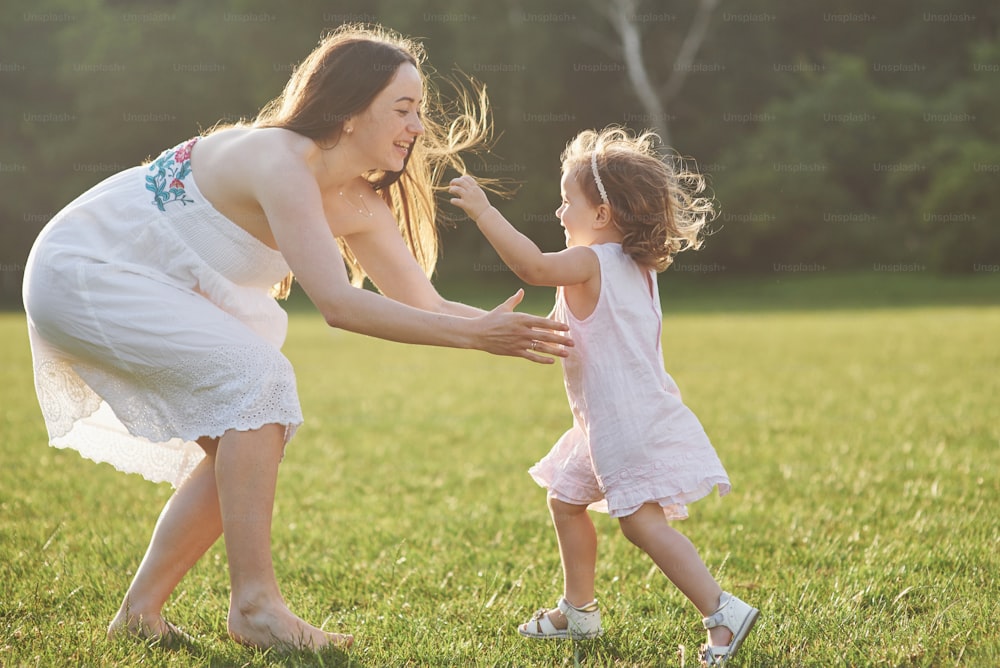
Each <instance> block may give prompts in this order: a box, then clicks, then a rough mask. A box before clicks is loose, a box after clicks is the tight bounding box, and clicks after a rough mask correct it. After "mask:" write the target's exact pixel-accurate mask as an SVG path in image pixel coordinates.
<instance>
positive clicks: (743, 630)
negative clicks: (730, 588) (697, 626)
mask: <svg viewBox="0 0 1000 668" xmlns="http://www.w3.org/2000/svg"><path fill="white" fill-rule="evenodd" d="M758 617H760V610H758V609H757V608H753V607H751V606H749V605H748V604H746V603H744V602H743V601H741V600H740V599H738V598H736V597H735V596H733V595H732V594H730V593H729V592H722V596H721V597H720V598H719V609H718V610H716V611H715V612H713V613H712V614H711V615H709V616H708V617H705V618H704V619H702V620H701V623H702V625H703V626H704V627H705V629H706V630H707V629H714V628H715V627H716V626H725V627H726V628H727V629H729V630H730V631H732V632H733V639H732V640H730V641H729V644H728V645H709V644H707V643H706V644H704V645H702V646H701V650H702V653H701V662H702V665H704V666H722V665H725V663H726V661H728V660H729V659H731V658H732V657H733V656H734V655H735V654H736V651H737V650H738V649H739V648H740V645H742V644H743V641H744V640H745V639H746V637H747V634H748V633H750V629H752V628H753V625H754V624H756V623H757V618H758Z"/></svg>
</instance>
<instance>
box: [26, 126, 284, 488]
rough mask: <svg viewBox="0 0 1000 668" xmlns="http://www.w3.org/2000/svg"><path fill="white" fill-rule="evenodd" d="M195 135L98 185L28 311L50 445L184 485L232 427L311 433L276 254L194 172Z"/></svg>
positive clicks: (55, 242) (36, 257)
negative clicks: (288, 354)
mask: <svg viewBox="0 0 1000 668" xmlns="http://www.w3.org/2000/svg"><path fill="white" fill-rule="evenodd" d="M197 140H198V139H197V138H195V139H192V140H190V141H188V142H185V143H183V144H180V145H178V146H176V147H174V148H172V149H168V150H167V151H164V152H163V153H162V154H160V156H159V157H157V158H156V159H155V160H154V161H153V162H151V163H150V164H148V165H140V166H137V167H133V168H130V169H127V170H125V171H123V172H120V173H118V174H115V175H114V176H111V177H109V178H108V179H106V180H105V181H103V182H101V183H99V184H97V185H96V186H94V187H93V188H91V189H90V190H88V191H87V192H86V193H84V194H83V195H81V196H80V197H78V198H77V199H76V200H74V201H73V202H71V203H70V204H69V205H68V206H66V208H64V209H63V210H62V211H60V212H59V213H58V214H57V215H56V216H55V217H54V218H53V219H52V220H51V221H50V222H49V223H48V224H47V225H46V227H45V228H44V229H43V230H42V232H41V234H40V235H39V236H38V238H37V239H36V241H35V243H34V246H33V247H32V250H31V253H30V255H29V257H28V262H27V267H26V271H25V277H24V306H25V310H26V312H27V319H28V334H29V339H30V343H31V351H32V357H33V360H34V372H35V389H36V391H37V393H38V401H39V404H40V406H41V409H42V415H43V416H44V418H45V424H46V427H47V429H48V434H49V442H50V444H51V445H53V446H55V447H58V448H72V449H74V450H77V451H78V452H79V453H80V454H81V455H83V456H84V457H87V458H89V459H92V460H94V461H97V462H107V463H109V464H111V465H113V466H114V467H115V468H117V469H119V470H121V471H126V472H129V473H139V474H141V475H142V476H143V477H145V478H147V479H149V480H152V481H154V482H169V483H171V484H172V485H174V486H175V487H176V486H179V485H180V484H181V483H182V482H183V481H184V479H185V478H186V477H187V476H188V475H189V474H190V472H191V471H192V470H193V469H194V467H195V466H196V465H197V464H198V462H199V461H201V459H202V458H203V457H204V452H203V451H202V450H201V448H200V447H199V446H198V445H197V444H196V443H194V441H195V440H196V439H198V438H200V437H218V436H221V435H222V434H223V433H225V432H226V431H227V430H229V429H238V430H250V429H256V428H259V427H261V426H263V425H265V424H272V423H277V424H283V425H285V443H286V444H287V442H288V440H289V439H290V438H291V437H292V435H293V433H294V432H295V429H296V428H297V427H298V426H299V425H300V424H301V423H302V412H301V408H300V406H299V400H298V395H297V391H296V386H295V375H294V372H293V371H292V367H291V365H290V364H289V362H288V360H287V359H286V358H285V356H284V355H283V354H282V353H281V351H280V347H281V345H282V344H283V342H284V339H285V334H286V331H287V325H288V320H287V315H286V314H285V312H284V310H283V309H282V308H281V307H280V306H279V305H278V303H277V302H276V301H275V300H274V299H273V298H272V297H271V295H270V290H271V287H272V286H273V285H274V284H276V283H277V282H279V281H280V280H281V279H282V278H283V277H284V276H286V275H287V274H288V271H289V268H288V265H287V264H286V262H285V260H284V258H283V257H282V255H281V253H279V252H278V251H276V250H274V249H272V248H270V247H268V246H266V245H265V244H263V243H262V242H260V241H259V240H258V239H256V238H255V237H253V236H252V235H251V234H249V233H248V232H246V231H245V230H243V229H242V228H241V227H239V226H238V225H236V224H235V223H233V222H232V221H230V220H229V219H227V218H226V217H224V216H223V215H222V214H220V213H219V212H218V211H217V210H215V209H214V208H213V207H212V205H211V204H210V203H209V202H208V201H207V200H206V199H205V198H204V196H203V195H202V194H201V193H200V192H199V190H198V186H197V184H196V183H195V178H194V175H193V174H192V173H191V151H192V149H193V148H194V147H195V144H196V142H197Z"/></svg>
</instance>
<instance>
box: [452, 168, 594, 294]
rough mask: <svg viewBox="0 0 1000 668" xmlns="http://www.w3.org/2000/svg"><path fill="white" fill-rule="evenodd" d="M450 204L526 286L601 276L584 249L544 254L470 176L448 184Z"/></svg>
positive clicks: (591, 256)
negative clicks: (470, 223) (480, 233)
mask: <svg viewBox="0 0 1000 668" xmlns="http://www.w3.org/2000/svg"><path fill="white" fill-rule="evenodd" d="M448 192H450V193H451V194H452V195H453V196H454V197H453V198H452V200H451V203H452V204H454V205H455V206H457V207H459V208H460V209H462V210H463V211H465V213H466V214H468V216H469V217H470V218H472V219H473V220H474V221H476V225H477V226H478V227H479V229H480V231H481V232H482V233H483V235H484V236H485V237H486V240H487V241H489V242H490V245H492V246H493V248H495V249H496V251H497V253H499V254H500V259H502V260H503V261H504V264H506V265H507V266H508V267H510V269H511V271H513V272H514V273H515V274H517V276H518V278H520V279H521V280H522V281H524V282H525V283H527V284H528V285H545V286H550V287H557V286H561V285H567V286H568V285H578V284H580V283H587V282H588V281H591V280H592V279H594V278H595V277H599V276H600V274H601V267H600V262H599V261H598V259H597V254H596V253H594V251H592V250H591V249H590V248H587V247H586V246H574V247H572V248H567V249H565V250H561V251H559V252H557V253H543V252H542V251H541V249H539V248H538V246H536V245H535V242H533V241H532V240H531V239H529V238H528V237H526V236H524V235H523V234H521V233H520V232H518V231H517V229H516V228H515V227H514V226H513V225H511V224H510V222H508V221H507V219H506V218H504V217H503V215H501V213H500V212H499V211H497V210H496V209H495V208H494V207H492V206H490V202H489V200H488V199H487V197H486V193H485V192H483V189H482V188H480V187H479V185H478V184H477V183H476V182H475V180H474V179H473V178H472V177H471V176H461V177H459V178H457V179H453V180H452V181H451V185H450V187H449V189H448Z"/></svg>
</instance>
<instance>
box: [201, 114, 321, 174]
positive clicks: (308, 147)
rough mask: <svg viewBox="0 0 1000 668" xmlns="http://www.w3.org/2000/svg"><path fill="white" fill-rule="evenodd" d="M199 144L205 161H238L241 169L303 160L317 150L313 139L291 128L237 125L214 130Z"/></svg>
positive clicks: (224, 162)
mask: <svg viewBox="0 0 1000 668" xmlns="http://www.w3.org/2000/svg"><path fill="white" fill-rule="evenodd" d="M199 144H200V146H199V147H198V148H200V149H201V153H202V154H203V156H204V161H205V162H207V163H208V164H210V165H212V164H214V165H223V164H229V165H232V164H238V165H240V166H241V169H244V170H245V169H254V168H256V167H267V168H270V169H273V168H275V167H280V166H290V165H293V164H296V163H297V164H303V163H305V162H308V161H309V158H310V156H311V154H312V153H313V152H315V150H316V144H315V142H313V141H312V140H311V139H309V138H308V137H304V136H302V135H300V134H298V133H296V132H292V131H291V130H285V129H282V128H254V127H250V126H239V125H236V126H232V127H228V128H225V129H222V130H216V131H214V132H212V133H211V134H209V135H208V136H206V137H204V138H202V139H201V140H200V141H199Z"/></svg>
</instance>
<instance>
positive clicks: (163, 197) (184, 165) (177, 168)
mask: <svg viewBox="0 0 1000 668" xmlns="http://www.w3.org/2000/svg"><path fill="white" fill-rule="evenodd" d="M197 141H198V137H195V138H194V139H192V140H190V141H188V142H185V143H184V144H183V145H182V146H181V147H180V148H177V149H174V150H170V151H164V152H163V154H161V155H160V157H159V158H157V159H156V160H155V161H154V162H153V163H152V164H151V165H150V166H149V171H150V172H151V174H150V175H147V176H146V190H150V191H152V193H153V201H152V204H155V205H156V206H157V208H159V210H160V211H166V207H165V206H164V205H166V204H170V203H171V202H180V203H181V205H182V206H186V205H188V204H193V203H194V200H193V199H191V198H189V197H187V193H186V192H185V190H184V179H185V178H186V177H187V176H188V175H190V174H191V149H192V148H193V147H194V144H195V142H197Z"/></svg>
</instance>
